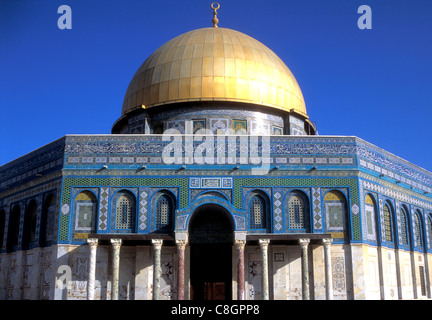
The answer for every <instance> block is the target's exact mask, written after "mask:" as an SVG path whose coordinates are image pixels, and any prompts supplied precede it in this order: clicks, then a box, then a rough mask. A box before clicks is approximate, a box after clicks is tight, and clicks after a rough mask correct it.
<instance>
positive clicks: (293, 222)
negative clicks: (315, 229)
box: [288, 193, 307, 229]
mask: <svg viewBox="0 0 432 320" xmlns="http://www.w3.org/2000/svg"><path fill="white" fill-rule="evenodd" d="M288 219H289V224H288V225H289V228H290V229H306V227H307V217H306V203H305V199H304V197H303V196H301V195H300V194H298V193H294V194H293V195H292V196H291V197H290V198H289V201H288Z"/></svg>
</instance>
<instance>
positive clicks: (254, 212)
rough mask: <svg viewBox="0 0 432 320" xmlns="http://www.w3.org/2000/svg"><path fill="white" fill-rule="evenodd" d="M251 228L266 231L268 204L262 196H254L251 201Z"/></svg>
mask: <svg viewBox="0 0 432 320" xmlns="http://www.w3.org/2000/svg"><path fill="white" fill-rule="evenodd" d="M249 227H250V228H251V229H266V203H265V200H264V198H263V197H262V196H260V195H254V196H252V198H251V199H250V200H249Z"/></svg>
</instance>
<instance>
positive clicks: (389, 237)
mask: <svg viewBox="0 0 432 320" xmlns="http://www.w3.org/2000/svg"><path fill="white" fill-rule="evenodd" d="M384 227H385V239H386V241H388V242H391V241H393V233H392V231H393V230H392V223H391V213H390V208H389V206H388V205H387V204H386V205H384Z"/></svg>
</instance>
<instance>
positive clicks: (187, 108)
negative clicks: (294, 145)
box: [112, 101, 315, 135]
mask: <svg viewBox="0 0 432 320" xmlns="http://www.w3.org/2000/svg"><path fill="white" fill-rule="evenodd" d="M167 129H177V130H178V131H179V133H182V134H184V133H186V134H193V133H196V132H197V130H199V129H205V130H207V131H206V132H211V133H212V134H229V133H236V134H250V135H254V134H255V135H310V134H315V128H314V126H313V125H311V123H310V122H308V121H305V119H303V118H302V117H301V116H300V115H298V114H296V113H287V112H282V111H280V110H268V109H266V110H263V109H262V107H261V106H258V105H252V104H245V103H235V102H223V101H222V102H220V101H217V102H184V103H175V104H169V105H164V106H159V107H157V108H149V109H136V110H135V111H131V112H129V113H128V114H127V115H125V116H124V117H122V118H120V119H119V120H118V121H117V122H116V123H115V125H114V126H113V129H112V133H114V134H162V133H163V132H164V131H165V130H167Z"/></svg>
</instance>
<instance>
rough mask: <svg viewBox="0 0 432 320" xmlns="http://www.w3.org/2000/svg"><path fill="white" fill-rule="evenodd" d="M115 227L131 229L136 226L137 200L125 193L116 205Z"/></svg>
mask: <svg viewBox="0 0 432 320" xmlns="http://www.w3.org/2000/svg"><path fill="white" fill-rule="evenodd" d="M115 208H116V209H115V214H116V219H115V228H116V229H120V230H122V229H123V230H125V229H126V230H131V229H133V226H134V216H135V215H134V213H135V201H133V199H132V197H131V196H130V195H129V194H127V193H123V194H121V195H120V197H119V198H118V199H117V202H116V206H115Z"/></svg>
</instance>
